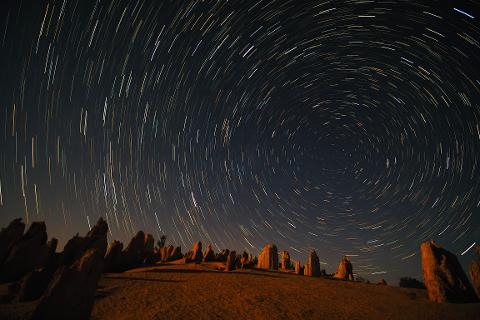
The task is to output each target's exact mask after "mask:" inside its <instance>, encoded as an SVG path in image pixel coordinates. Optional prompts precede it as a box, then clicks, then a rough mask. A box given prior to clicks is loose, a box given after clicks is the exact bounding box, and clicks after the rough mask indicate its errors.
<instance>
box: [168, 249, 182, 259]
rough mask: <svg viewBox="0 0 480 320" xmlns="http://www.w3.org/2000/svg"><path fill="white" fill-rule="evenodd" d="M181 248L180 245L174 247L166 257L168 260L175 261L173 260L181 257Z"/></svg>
mask: <svg viewBox="0 0 480 320" xmlns="http://www.w3.org/2000/svg"><path fill="white" fill-rule="evenodd" d="M182 257H183V256H182V248H181V247H175V249H173V251H172V253H171V254H170V256H169V257H168V261H175V260H178V259H182Z"/></svg>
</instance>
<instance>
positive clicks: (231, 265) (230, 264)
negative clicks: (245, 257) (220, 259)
mask: <svg viewBox="0 0 480 320" xmlns="http://www.w3.org/2000/svg"><path fill="white" fill-rule="evenodd" d="M236 260H237V253H236V252H235V251H230V252H229V254H228V257H227V263H226V264H225V271H232V270H234V269H235V262H236Z"/></svg>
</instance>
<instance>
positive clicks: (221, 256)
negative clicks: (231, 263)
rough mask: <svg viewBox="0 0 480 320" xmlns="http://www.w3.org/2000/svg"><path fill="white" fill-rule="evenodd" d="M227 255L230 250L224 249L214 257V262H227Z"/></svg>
mask: <svg viewBox="0 0 480 320" xmlns="http://www.w3.org/2000/svg"><path fill="white" fill-rule="evenodd" d="M229 254H230V250H228V249H224V250H222V251H221V252H219V253H217V254H216V255H215V261H218V262H225V261H227V257H228V255H229Z"/></svg>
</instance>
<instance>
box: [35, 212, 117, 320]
mask: <svg viewBox="0 0 480 320" xmlns="http://www.w3.org/2000/svg"><path fill="white" fill-rule="evenodd" d="M107 231H108V225H107V223H106V222H105V221H104V220H103V219H102V218H100V219H99V220H98V222H97V224H96V225H95V227H94V228H92V230H90V231H89V232H88V233H87V236H86V237H85V238H80V240H78V239H77V240H76V243H77V244H79V245H78V246H77V249H79V250H80V249H83V252H80V251H78V252H76V253H75V254H74V255H73V256H74V257H75V258H74V261H73V263H72V264H64V265H62V266H60V267H59V268H58V269H57V271H56V272H55V274H54V275H53V278H52V281H51V282H50V284H49V285H48V288H47V290H46V292H45V293H44V294H43V296H42V297H41V299H40V301H39V303H38V305H37V307H36V309H35V311H34V313H33V316H32V319H73V320H76V319H78V320H80V319H88V318H89V317H90V313H91V311H92V308H93V302H94V298H95V291H96V288H97V283H98V281H99V280H100V276H101V273H102V271H103V261H104V256H105V252H106V249H107ZM64 261H67V260H64Z"/></svg>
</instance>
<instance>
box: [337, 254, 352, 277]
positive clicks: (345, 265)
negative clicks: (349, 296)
mask: <svg viewBox="0 0 480 320" xmlns="http://www.w3.org/2000/svg"><path fill="white" fill-rule="evenodd" d="M333 277H334V278H336V279H342V280H351V281H353V280H354V279H353V267H352V263H351V262H350V260H349V259H348V257H346V256H345V257H343V259H342V261H340V264H339V265H338V269H337V272H335V275H334V276H333Z"/></svg>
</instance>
